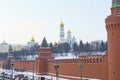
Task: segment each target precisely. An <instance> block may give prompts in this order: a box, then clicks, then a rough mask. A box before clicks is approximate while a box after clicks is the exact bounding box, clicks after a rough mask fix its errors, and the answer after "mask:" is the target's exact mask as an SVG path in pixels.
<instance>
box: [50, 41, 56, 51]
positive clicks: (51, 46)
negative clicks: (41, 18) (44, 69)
mask: <svg viewBox="0 0 120 80" xmlns="http://www.w3.org/2000/svg"><path fill="white" fill-rule="evenodd" d="M50 48H51V52H52V53H54V52H55V50H54V46H53V44H52V43H50Z"/></svg>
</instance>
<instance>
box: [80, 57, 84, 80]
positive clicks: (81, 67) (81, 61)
mask: <svg viewBox="0 0 120 80" xmlns="http://www.w3.org/2000/svg"><path fill="white" fill-rule="evenodd" d="M83 65H84V64H83V60H82V59H80V62H79V67H80V80H82V69H83Z"/></svg>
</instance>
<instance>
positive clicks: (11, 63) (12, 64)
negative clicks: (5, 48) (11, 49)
mask: <svg viewBox="0 0 120 80" xmlns="http://www.w3.org/2000/svg"><path fill="white" fill-rule="evenodd" d="M10 65H11V70H12V75H11V78H12V79H13V66H14V59H11V62H10Z"/></svg>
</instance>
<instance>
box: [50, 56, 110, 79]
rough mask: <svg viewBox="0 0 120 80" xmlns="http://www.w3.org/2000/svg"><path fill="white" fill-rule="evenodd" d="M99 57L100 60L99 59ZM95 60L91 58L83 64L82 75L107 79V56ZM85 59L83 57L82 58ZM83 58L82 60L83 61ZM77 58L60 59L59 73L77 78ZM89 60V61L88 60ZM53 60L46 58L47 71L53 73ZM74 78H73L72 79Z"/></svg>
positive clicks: (78, 71)
mask: <svg viewBox="0 0 120 80" xmlns="http://www.w3.org/2000/svg"><path fill="white" fill-rule="evenodd" d="M100 59H101V61H100ZM100 59H99V62H97V59H96V60H95V62H94V61H93V60H92V59H88V62H87V61H86V62H85V63H84V65H83V69H82V72H83V77H89V78H97V79H102V80H108V66H107V57H106V55H104V56H102V57H101V58H100ZM84 60H85V59H84ZM84 60H83V61H84ZM79 61H80V60H79V59H64V60H60V61H59V62H60V64H59V66H60V68H59V74H60V75H66V76H75V77H78V78H76V79H78V80H79V76H80V67H79ZM90 61H91V62H90ZM54 66H55V64H54V60H48V72H49V73H53V74H55V68H54ZM73 80H75V79H73Z"/></svg>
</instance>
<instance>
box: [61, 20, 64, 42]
mask: <svg viewBox="0 0 120 80" xmlns="http://www.w3.org/2000/svg"><path fill="white" fill-rule="evenodd" d="M64 42H65V37H64V23H63V22H61V23H60V43H64Z"/></svg>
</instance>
